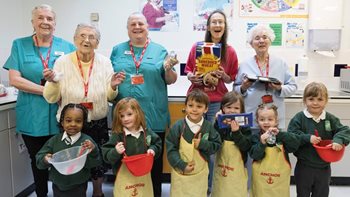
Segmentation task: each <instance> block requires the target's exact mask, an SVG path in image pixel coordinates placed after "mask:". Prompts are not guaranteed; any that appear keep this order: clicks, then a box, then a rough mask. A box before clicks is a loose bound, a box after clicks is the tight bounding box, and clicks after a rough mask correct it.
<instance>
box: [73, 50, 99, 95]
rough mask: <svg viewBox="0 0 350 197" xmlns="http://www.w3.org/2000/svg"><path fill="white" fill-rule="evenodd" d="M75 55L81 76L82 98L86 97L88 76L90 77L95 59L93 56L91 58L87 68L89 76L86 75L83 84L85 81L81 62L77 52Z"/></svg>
mask: <svg viewBox="0 0 350 197" xmlns="http://www.w3.org/2000/svg"><path fill="white" fill-rule="evenodd" d="M75 54H76V55H77V60H78V65H79V70H80V74H81V77H82V78H83V83H84V96H85V97H87V94H88V90H89V81H90V75H91V71H92V68H93V67H94V59H95V56H93V57H92V59H91V64H90V68H89V75H88V77H87V80H86V82H85V80H84V72H83V67H82V66H81V62H80V59H79V56H78V52H76V53H75Z"/></svg>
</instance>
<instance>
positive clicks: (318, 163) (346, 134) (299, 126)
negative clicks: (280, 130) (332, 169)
mask: <svg viewBox="0 0 350 197" xmlns="http://www.w3.org/2000/svg"><path fill="white" fill-rule="evenodd" d="M315 129H316V130H317V131H318V134H319V136H320V137H321V138H322V139H323V140H327V139H328V140H333V142H336V143H338V144H344V145H348V144H349V141H350V128H349V127H348V126H345V125H342V124H341V123H340V121H339V119H338V118H337V117H335V116H334V115H333V114H331V113H328V112H326V118H325V119H324V120H321V121H320V122H318V123H317V122H315V121H314V120H313V119H312V118H307V117H306V116H305V115H304V112H303V111H301V112H298V113H297V114H296V115H295V116H294V117H293V118H292V120H291V121H290V122H289V125H288V132H292V133H294V134H297V135H298V136H299V137H300V147H299V149H298V151H296V152H295V153H294V155H295V156H296V157H297V158H298V162H300V163H302V164H303V165H306V166H309V167H313V168H324V167H327V166H329V165H330V163H328V162H325V161H323V160H322V159H321V158H320V157H319V156H318V154H317V152H316V149H315V148H314V147H313V146H312V144H311V143H310V137H311V135H315Z"/></svg>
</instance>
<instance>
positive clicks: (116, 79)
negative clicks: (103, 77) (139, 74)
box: [111, 71, 125, 90]
mask: <svg viewBox="0 0 350 197" xmlns="http://www.w3.org/2000/svg"><path fill="white" fill-rule="evenodd" d="M124 79H125V72H124V71H121V72H118V73H114V74H113V75H112V78H111V87H112V89H113V90H116V89H117V86H118V85H119V84H121V83H123V81H124Z"/></svg>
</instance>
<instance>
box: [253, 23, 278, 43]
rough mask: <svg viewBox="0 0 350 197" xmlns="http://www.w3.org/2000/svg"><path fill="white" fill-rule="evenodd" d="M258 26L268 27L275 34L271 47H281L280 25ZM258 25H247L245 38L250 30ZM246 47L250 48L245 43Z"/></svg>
mask: <svg viewBox="0 0 350 197" xmlns="http://www.w3.org/2000/svg"><path fill="white" fill-rule="evenodd" d="M259 24H260V25H268V26H270V28H271V29H272V30H273V32H274V33H275V36H276V37H275V40H274V41H273V42H272V43H271V46H282V23H268V24H267V23H259ZM256 25H258V23H247V36H248V34H249V31H250V29H252V28H253V27H255V26H256ZM247 46H249V47H250V43H248V42H247Z"/></svg>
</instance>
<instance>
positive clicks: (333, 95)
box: [168, 90, 350, 102]
mask: <svg viewBox="0 0 350 197" xmlns="http://www.w3.org/2000/svg"><path fill="white" fill-rule="evenodd" d="M303 92H304V91H303V90H298V91H297V92H296V93H295V94H294V95H292V96H289V97H286V99H290V100H291V101H292V100H293V99H295V101H296V102H297V101H298V102H300V100H299V99H301V98H302V97H303ZM328 96H329V98H330V99H333V100H334V99H342V101H344V99H349V102H350V93H349V92H342V91H334V90H329V91H328ZM185 98H186V97H185V96H169V97H168V101H170V102H184V101H185ZM297 99H298V100H297Z"/></svg>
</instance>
